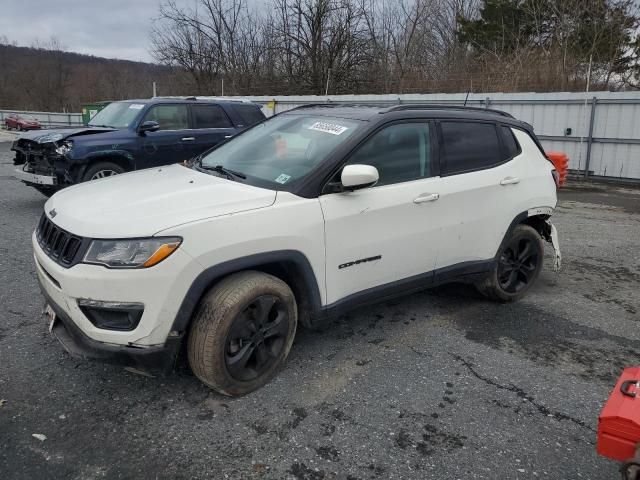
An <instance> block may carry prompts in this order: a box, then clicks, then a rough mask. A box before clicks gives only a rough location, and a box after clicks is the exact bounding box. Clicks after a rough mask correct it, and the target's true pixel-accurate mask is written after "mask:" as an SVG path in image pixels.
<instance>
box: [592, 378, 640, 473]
mask: <svg viewBox="0 0 640 480" xmlns="http://www.w3.org/2000/svg"><path fill="white" fill-rule="evenodd" d="M639 381H640V367H633V368H627V369H625V370H624V371H623V372H622V375H621V376H620V378H619V379H618V383H616V386H615V388H614V389H613V391H612V392H611V395H610V396H609V400H607V403H606V404H605V406H604V408H603V409H602V412H601V413H600V418H599V419H598V445H597V449H598V453H599V454H600V455H603V456H605V457H608V458H611V459H613V460H619V461H622V462H624V461H627V460H630V459H631V458H633V457H634V455H635V453H636V447H637V445H638V444H639V443H640V387H639V386H638V382H639Z"/></svg>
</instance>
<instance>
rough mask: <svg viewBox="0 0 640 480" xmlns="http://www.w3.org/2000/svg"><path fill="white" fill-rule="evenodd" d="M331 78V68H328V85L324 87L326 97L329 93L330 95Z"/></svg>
mask: <svg viewBox="0 0 640 480" xmlns="http://www.w3.org/2000/svg"><path fill="white" fill-rule="evenodd" d="M330 78H331V69H328V70H327V86H326V88H325V89H324V96H325V97H326V96H327V95H329V79H330Z"/></svg>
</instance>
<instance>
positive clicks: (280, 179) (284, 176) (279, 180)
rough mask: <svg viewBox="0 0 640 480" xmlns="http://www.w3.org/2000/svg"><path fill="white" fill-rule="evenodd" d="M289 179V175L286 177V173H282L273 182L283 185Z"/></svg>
mask: <svg viewBox="0 0 640 480" xmlns="http://www.w3.org/2000/svg"><path fill="white" fill-rule="evenodd" d="M290 179H291V175H287V174H286V173H282V174H280V176H278V178H276V180H275V181H276V182H278V183H281V184H283V185H284V184H285V183H287V182H288V181H289V180H290Z"/></svg>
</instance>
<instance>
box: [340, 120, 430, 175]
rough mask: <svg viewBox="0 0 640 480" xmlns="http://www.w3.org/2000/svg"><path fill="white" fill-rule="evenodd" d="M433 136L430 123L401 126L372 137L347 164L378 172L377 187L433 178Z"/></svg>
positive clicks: (386, 129) (402, 124)
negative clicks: (371, 168)
mask: <svg viewBox="0 0 640 480" xmlns="http://www.w3.org/2000/svg"><path fill="white" fill-rule="evenodd" d="M430 140H431V137H430V135H429V124H428V123H401V124H397V125H392V126H390V127H387V128H384V129H383V130H380V131H379V132H377V133H376V134H374V135H373V137H371V138H369V139H368V140H367V141H366V143H365V144H364V145H362V146H361V147H360V148H359V149H358V150H357V151H356V153H355V154H354V155H352V156H351V158H350V159H349V161H348V162H347V164H350V165H353V164H364V165H372V166H374V167H376V168H377V169H378V173H379V175H380V180H378V183H377V184H376V186H381V185H391V184H393V183H401V182H409V181H411V180H416V179H419V178H425V177H430V176H432V158H431V141H430Z"/></svg>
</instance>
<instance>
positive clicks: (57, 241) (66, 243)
mask: <svg viewBox="0 0 640 480" xmlns="http://www.w3.org/2000/svg"><path fill="white" fill-rule="evenodd" d="M36 238H37V239H38V243H39V244H40V247H42V249H43V250H44V251H45V253H46V254H47V255H48V256H49V257H50V258H52V259H53V260H55V261H56V262H57V263H59V264H60V265H62V266H64V267H69V266H71V264H73V262H74V260H75V258H76V256H77V255H78V252H79V251H80V247H81V246H82V243H83V238H82V237H78V236H77V235H73V234H71V233H69V232H67V231H66V230H63V229H61V228H60V227H58V226H57V225H55V224H54V223H53V222H52V221H51V220H49V219H48V218H47V215H46V214H44V213H43V214H42V218H41V219H40V223H38V228H37V230H36Z"/></svg>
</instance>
